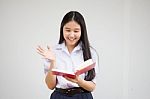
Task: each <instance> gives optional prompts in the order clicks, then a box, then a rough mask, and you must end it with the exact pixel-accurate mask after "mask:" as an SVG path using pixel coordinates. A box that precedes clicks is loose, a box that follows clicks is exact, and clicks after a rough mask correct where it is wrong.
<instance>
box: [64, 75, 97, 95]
mask: <svg viewBox="0 0 150 99" xmlns="http://www.w3.org/2000/svg"><path fill="white" fill-rule="evenodd" d="M65 78H66V79H67V80H69V81H71V82H74V83H76V84H78V85H79V86H80V87H82V88H84V89H85V90H87V91H91V92H92V91H93V90H94V89H95V86H96V84H95V83H94V82H92V81H86V80H84V79H81V78H80V77H79V76H76V78H75V79H72V78H69V77H65Z"/></svg>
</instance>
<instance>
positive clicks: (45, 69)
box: [44, 59, 50, 74]
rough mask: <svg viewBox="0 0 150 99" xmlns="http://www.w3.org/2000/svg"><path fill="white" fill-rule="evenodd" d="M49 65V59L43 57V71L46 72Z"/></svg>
mask: <svg viewBox="0 0 150 99" xmlns="http://www.w3.org/2000/svg"><path fill="white" fill-rule="evenodd" d="M49 67H50V61H49V60H48V59H44V73H45V74H47V72H48V71H49Z"/></svg>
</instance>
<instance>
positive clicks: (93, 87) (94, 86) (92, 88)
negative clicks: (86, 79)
mask: <svg viewBox="0 0 150 99" xmlns="http://www.w3.org/2000/svg"><path fill="white" fill-rule="evenodd" d="M95 88H96V84H95V83H94V84H93V86H91V88H90V89H89V91H90V92H93V91H94V90H95Z"/></svg>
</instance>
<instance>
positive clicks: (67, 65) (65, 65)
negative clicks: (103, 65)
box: [44, 43, 98, 89]
mask: <svg viewBox="0 0 150 99" xmlns="http://www.w3.org/2000/svg"><path fill="white" fill-rule="evenodd" d="M52 50H53V52H54V53H55V55H56V68H57V69H60V70H65V71H69V72H75V70H76V68H78V67H79V66H80V64H81V63H83V62H84V59H83V51H82V48H81V43H79V44H78V45H77V46H76V47H75V48H74V49H73V51H72V52H71V53H69V51H68V49H67V47H66V46H65V43H62V44H58V45H56V46H55V47H54V48H52ZM90 50H91V55H92V59H93V61H94V62H96V66H95V71H96V74H97V72H98V70H97V69H98V56H97V53H96V52H95V50H94V49H92V48H91V49H90ZM49 66H50V61H48V60H46V61H45V63H44V72H45V74H47V71H48V69H49ZM85 74H86V73H83V74H81V75H79V76H80V78H82V79H84V78H85ZM57 80H58V82H57V85H56V87H57V88H64V89H65V88H71V87H79V86H78V84H76V83H72V82H70V81H68V80H66V79H65V78H64V77H62V76H57ZM92 81H93V82H94V83H96V77H95V78H94V79H93V80H92Z"/></svg>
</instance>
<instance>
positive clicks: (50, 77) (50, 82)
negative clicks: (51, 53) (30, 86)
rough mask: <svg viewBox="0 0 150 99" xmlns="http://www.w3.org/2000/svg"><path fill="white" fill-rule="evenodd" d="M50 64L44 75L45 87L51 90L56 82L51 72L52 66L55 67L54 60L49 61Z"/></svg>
mask: <svg viewBox="0 0 150 99" xmlns="http://www.w3.org/2000/svg"><path fill="white" fill-rule="evenodd" d="M50 65H51V66H50V68H49V71H48V73H47V75H46V78H45V82H46V85H47V87H48V88H49V89H51V90H52V89H54V88H55V86H56V83H57V82H56V75H53V74H52V72H51V70H52V68H54V67H55V61H54V62H51V64H50Z"/></svg>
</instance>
